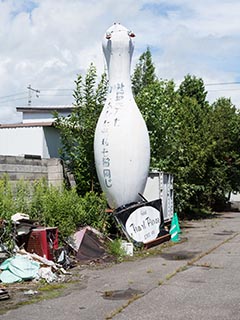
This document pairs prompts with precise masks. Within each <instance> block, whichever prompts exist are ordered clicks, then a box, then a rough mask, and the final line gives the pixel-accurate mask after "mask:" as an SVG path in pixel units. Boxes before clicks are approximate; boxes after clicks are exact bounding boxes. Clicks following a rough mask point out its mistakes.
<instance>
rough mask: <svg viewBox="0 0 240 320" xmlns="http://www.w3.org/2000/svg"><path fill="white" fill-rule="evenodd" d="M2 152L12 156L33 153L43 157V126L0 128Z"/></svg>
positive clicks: (0, 149) (0, 150)
mask: <svg viewBox="0 0 240 320" xmlns="http://www.w3.org/2000/svg"><path fill="white" fill-rule="evenodd" d="M0 154H1V155H10V156H20V155H24V154H31V155H40V156H41V157H43V128H42V127H18V128H2V129H1V130H0Z"/></svg>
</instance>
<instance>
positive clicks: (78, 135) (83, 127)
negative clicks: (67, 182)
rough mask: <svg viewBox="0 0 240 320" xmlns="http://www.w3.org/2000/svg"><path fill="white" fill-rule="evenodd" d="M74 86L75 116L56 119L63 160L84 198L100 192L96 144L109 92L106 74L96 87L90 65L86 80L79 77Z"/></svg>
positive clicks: (92, 66)
mask: <svg viewBox="0 0 240 320" xmlns="http://www.w3.org/2000/svg"><path fill="white" fill-rule="evenodd" d="M75 85H76V88H75V90H74V93H73V97H74V99H75V102H74V108H73V112H72V114H71V115H70V116H69V117H68V118H63V117H60V116H58V115H57V117H56V126H57V127H58V128H59V129H60V135H61V142H62V148H61V150H60V154H61V157H62V158H63V159H64V160H65V163H66V164H67V167H68V168H69V170H70V171H71V172H72V173H73V174H74V177H75V180H76V183H77V189H78V192H79V194H82V195H84V194H85V193H86V192H88V191H91V190H92V191H99V184H98V179H97V174H96V169H95V163H94V153H93V142H94V133H95V128H96V124H97V120H98V118H99V115H100V113H101V110H102V107H103V104H104V101H105V97H106V92H107V80H106V74H103V75H102V77H101V80H100V82H99V83H98V84H97V73H96V68H95V66H94V65H93V64H91V65H90V67H89V69H88V71H87V73H86V76H85V79H83V77H82V75H78V77H77V80H76V81H75Z"/></svg>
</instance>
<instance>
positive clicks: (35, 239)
mask: <svg viewBox="0 0 240 320" xmlns="http://www.w3.org/2000/svg"><path fill="white" fill-rule="evenodd" d="M57 248H58V229H57V228H36V229H33V230H32V231H31V233H30V236H29V238H28V241H27V243H26V245H25V249H26V250H27V251H28V252H30V253H36V254H38V255H39V256H42V257H44V258H47V259H48V260H53V258H54V255H53V252H54V250H56V249H57Z"/></svg>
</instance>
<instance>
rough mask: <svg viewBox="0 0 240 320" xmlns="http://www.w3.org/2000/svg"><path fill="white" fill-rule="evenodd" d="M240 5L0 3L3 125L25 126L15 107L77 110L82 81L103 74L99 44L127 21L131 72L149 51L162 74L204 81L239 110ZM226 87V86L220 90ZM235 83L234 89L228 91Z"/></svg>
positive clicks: (137, 0) (104, 0)
mask: <svg viewBox="0 0 240 320" xmlns="http://www.w3.org/2000/svg"><path fill="white" fill-rule="evenodd" d="M239 12H240V2H239V1H238V0H228V1H222V0H218V1H217V0H202V1H192V0H171V1H170V0H169V1H161V0H153V1H147V0H131V1H127V0H121V1H112V0H101V1H99V0H88V1H85V0H0V123H1V122H5V123H6V122H8V123H11V122H16V121H19V120H20V118H19V115H18V116H17V115H16V112H15V108H16V106H23V105H26V104H27V102H28V90H27V86H28V85H29V84H31V86H32V88H34V89H38V90H40V91H41V92H40V95H39V98H37V97H36V95H35V94H34V92H32V97H31V100H32V105H57V104H58V105H62V104H70V103H72V101H73V100H72V90H73V88H74V80H75V79H76V76H77V74H79V73H83V74H84V73H85V72H86V69H87V68H88V66H89V64H90V63H91V62H93V63H94V64H95V65H96V67H97V70H98V73H99V74H101V72H102V71H103V69H104V59H103V54H102V48H101V41H102V37H103V35H104V32H105V30H106V29H108V27H109V26H111V25H112V24H113V23H114V22H121V24H123V25H124V26H126V27H127V28H129V29H131V30H133V31H134V33H135V34H136V38H135V51H134V56H133V63H132V66H133V67H134V65H135V63H136V62H137V59H138V58H139V56H140V54H141V53H142V52H143V51H145V50H146V48H147V46H149V47H150V49H151V51H152V55H153V61H154V63H155V67H156V72H157V75H158V76H159V77H160V78H163V79H169V80H170V79H173V80H174V81H175V83H176V84H177V85H178V84H179V83H180V82H181V81H182V80H183V78H184V76H185V75H186V74H192V75H195V76H197V77H201V78H202V79H203V80H204V82H205V83H206V84H213V83H216V85H211V86H208V85H207V86H206V89H207V90H208V91H209V94H208V99H209V100H210V101H214V100H215V99H217V98H218V97H220V96H226V97H230V98H231V99H232V102H233V103H234V104H235V105H236V106H237V107H238V108H240V84H239V83H236V82H239V81H240V68H239V57H240V41H239V40H240V23H239ZM219 83H221V84H219ZM228 83H229V84H228Z"/></svg>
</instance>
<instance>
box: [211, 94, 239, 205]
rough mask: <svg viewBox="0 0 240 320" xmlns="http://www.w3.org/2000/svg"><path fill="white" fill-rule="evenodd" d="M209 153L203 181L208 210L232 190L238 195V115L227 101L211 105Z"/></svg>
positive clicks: (223, 199) (223, 200) (218, 101)
mask: <svg viewBox="0 0 240 320" xmlns="http://www.w3.org/2000/svg"><path fill="white" fill-rule="evenodd" d="M209 121H210V125H211V137H212V146H213V147H212V153H211V155H210V157H209V162H208V168H207V174H206V180H207V181H208V198H209V202H210V203H211V206H212V207H216V208H219V205H222V204H223V203H224V202H225V201H226V196H227V194H229V193H230V192H231V191H232V190H234V191H240V153H239V144H240V115H239V111H238V110H237V109H236V107H235V106H234V105H233V104H232V102H231V100H230V99H226V98H220V99H218V100H217V101H215V102H214V103H213V104H212V115H211V118H210V119H209Z"/></svg>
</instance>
